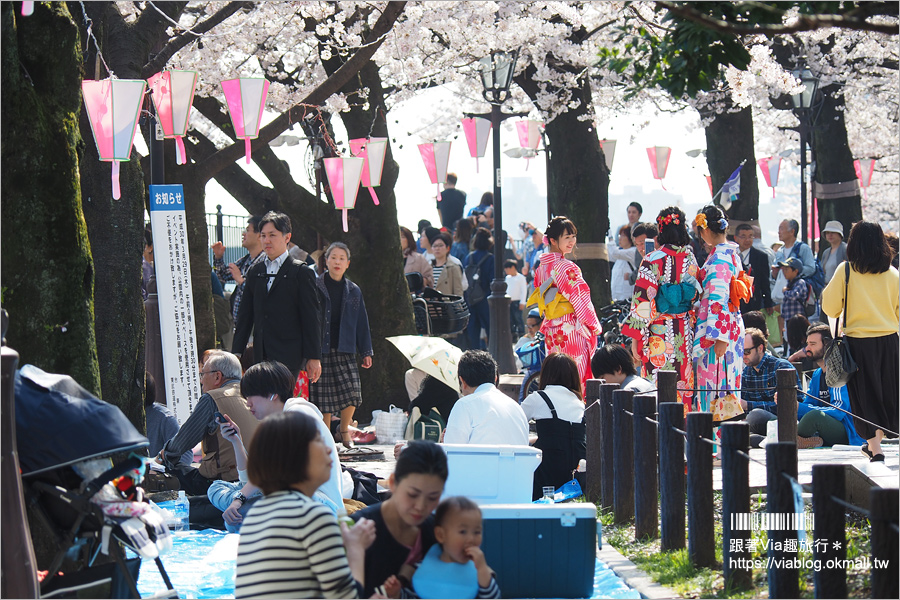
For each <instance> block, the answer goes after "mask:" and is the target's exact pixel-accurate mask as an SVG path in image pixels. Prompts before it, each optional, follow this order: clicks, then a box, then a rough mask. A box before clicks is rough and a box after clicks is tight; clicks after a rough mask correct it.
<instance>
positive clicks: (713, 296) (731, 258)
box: [694, 204, 749, 412]
mask: <svg viewBox="0 0 900 600" xmlns="http://www.w3.org/2000/svg"><path fill="white" fill-rule="evenodd" d="M694 224H695V225H696V226H697V230H698V232H699V234H700V238H701V239H702V240H703V241H704V242H705V243H706V244H707V245H709V246H710V247H711V248H712V249H713V250H712V252H710V254H709V256H708V257H706V262H705V263H704V264H703V268H702V269H700V276H699V278H698V279H700V282H701V283H702V285H703V296H702V298H701V299H700V309H699V310H698V311H697V334H696V336H695V337H694V357H695V358H697V359H698V360H697V389H703V390H705V391H701V392H700V393H699V394H698V396H697V402H696V403H695V405H694V407H695V408H696V409H697V410H700V411H703V412H708V411H709V410H710V407H711V406H712V400H713V399H714V398H716V397H718V396H720V395H725V392H717V391H714V390H734V391H735V394H736V395H737V394H739V393H740V392H738V391H737V390H740V389H741V374H742V373H743V371H744V319H743V318H742V317H741V302H740V300H741V298H737V297H736V296H735V294H736V293H737V291H736V286H738V285H740V284H741V274H742V273H743V272H744V267H743V263H742V262H741V250H740V248H738V246H737V244H735V243H733V242H729V241H727V240H726V238H725V231H726V230H727V229H728V220H727V219H725V213H724V212H722V209H721V208H719V207H718V206H716V205H714V204H709V205H707V206H704V207H703V208H702V209H701V210H700V212H698V213H697V216H696V217H695V218H694ZM735 280H737V281H735ZM748 297H749V296H748ZM738 398H739V396H738Z"/></svg>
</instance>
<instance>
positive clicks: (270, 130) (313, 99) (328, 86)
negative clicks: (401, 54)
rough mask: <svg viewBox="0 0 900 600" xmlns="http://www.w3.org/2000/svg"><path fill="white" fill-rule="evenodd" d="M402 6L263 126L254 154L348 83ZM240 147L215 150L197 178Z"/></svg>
mask: <svg viewBox="0 0 900 600" xmlns="http://www.w3.org/2000/svg"><path fill="white" fill-rule="evenodd" d="M405 6H406V2H405V1H400V2H397V1H392V2H390V3H389V4H388V5H387V6H386V7H385V9H384V12H382V14H381V16H380V17H379V18H378V21H376V23H375V25H374V26H373V27H372V32H371V34H370V35H369V36H368V38H367V39H366V43H365V44H364V45H363V47H362V48H360V49H359V50H357V51H356V53H355V54H354V55H353V56H352V57H351V58H350V59H349V60H348V61H347V62H346V63H344V64H343V65H342V66H341V68H340V69H338V70H337V71H336V72H335V73H334V75H332V76H331V77H329V78H328V79H326V80H325V81H324V82H322V84H321V85H320V86H318V87H317V88H316V89H314V90H313V91H312V92H311V93H310V94H309V95H308V96H307V97H306V98H304V99H303V101H302V102H300V103H298V104H295V105H294V106H293V107H291V108H290V109H288V110H287V111H285V112H283V113H281V114H280V115H279V116H278V117H276V118H275V120H273V121H272V122H271V123H269V124H268V125H266V126H265V127H263V128H262V129H261V130H260V131H259V137H257V138H256V139H255V140H253V141H252V142H251V148H252V149H253V150H254V151H255V150H257V149H259V148H262V147H263V146H265V145H267V144H268V143H269V142H270V141H272V140H274V139H275V138H276V137H278V135H279V134H281V133H282V132H283V131H284V130H285V129H287V128H288V125H289V124H290V123H291V122H295V123H296V122H298V121H299V120H300V119H302V118H303V115H304V113H305V112H306V108H305V106H304V105H306V106H309V105H313V106H318V105H319V104H321V103H322V102H324V101H325V100H327V99H328V97H329V96H331V95H332V94H334V93H335V92H336V91H338V90H339V89H340V88H341V87H343V86H344V85H345V84H346V83H347V82H348V81H350V79H352V78H353V77H354V76H355V75H356V74H357V73H358V72H359V70H360V69H361V68H362V67H363V66H364V65H365V64H366V62H367V61H368V60H369V59H371V58H372V56H373V55H374V54H375V52H376V51H377V50H378V48H379V47H381V44H382V42H383V41H384V38H385V36H386V35H387V34H388V33H389V32H390V30H391V28H392V27H393V26H394V22H395V21H396V20H397V18H399V17H400V15H401V14H402V13H403V9H404V7H405ZM243 146H244V145H243V144H232V145H230V146H228V147H227V148H223V149H222V150H219V151H218V152H216V153H215V154H214V155H212V156H211V157H209V158H208V159H206V160H204V161H203V162H202V163H200V164H199V165H198V169H197V171H198V172H197V176H198V177H200V178H203V179H205V180H208V179H210V178H211V177H213V176H214V175H215V174H216V173H217V172H218V171H220V170H221V169H223V168H224V167H225V166H226V165H227V164H228V163H232V162H234V161H236V160H238V159H239V158H240V156H241V153H242V152H243Z"/></svg>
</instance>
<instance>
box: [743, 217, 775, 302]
mask: <svg viewBox="0 0 900 600" xmlns="http://www.w3.org/2000/svg"><path fill="white" fill-rule="evenodd" d="M734 241H735V242H736V243H737V245H738V247H739V248H740V251H741V262H742V263H743V265H744V271H746V272H747V275H750V276H751V277H753V297H752V298H750V301H749V302H741V313H745V312H750V311H751V310H759V311H761V310H763V309H766V312H767V313H771V312H772V307H774V306H775V302H774V301H773V300H772V293H771V290H770V285H769V258H768V257H767V256H766V253H765V252H762V251H761V250H757V249H756V248H754V247H753V227H752V226H751V225H749V224H748V223H741V224H740V225H738V226H737V229H736V230H735V234H734Z"/></svg>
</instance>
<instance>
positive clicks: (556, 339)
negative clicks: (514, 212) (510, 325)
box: [528, 216, 602, 387]
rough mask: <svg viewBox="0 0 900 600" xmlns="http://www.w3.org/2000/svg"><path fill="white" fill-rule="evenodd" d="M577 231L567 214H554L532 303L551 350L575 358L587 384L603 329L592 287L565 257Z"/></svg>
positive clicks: (535, 273)
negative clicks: (596, 310) (539, 317)
mask: <svg viewBox="0 0 900 600" xmlns="http://www.w3.org/2000/svg"><path fill="white" fill-rule="evenodd" d="M577 235H578V229H577V228H576V227H575V224H574V223H572V221H570V220H569V219H567V218H566V217H563V216H559V217H554V218H553V219H552V220H551V221H550V223H548V224H547V229H546V230H545V231H544V245H545V246H547V252H545V253H544V254H542V255H541V258H540V263H539V265H538V267H537V268H536V269H535V271H534V292H533V293H532V294H531V297H530V298H529V299H528V305H529V306H531V305H533V304H537V306H538V311H539V313H540V315H541V317H543V319H544V322H543V323H542V324H541V333H543V334H544V343H545V344H546V346H547V354H552V353H553V352H562V353H563V354H568V355H569V356H571V357H572V358H573V359H575V363H576V364H577V365H578V374H579V376H580V378H581V385H582V387H584V382H585V381H587V380H588V379H590V378H591V356H593V354H594V349H595V348H596V347H597V336H599V335H600V333H601V332H602V330H601V328H600V321H599V320H598V319H597V313H596V312H595V311H594V305H593V304H592V303H591V288H589V287H588V284H587V282H586V281H585V280H584V277H582V276H581V269H580V268H579V267H578V265H576V264H575V263H574V262H572V261H571V260H569V259H567V258H566V257H565V256H566V254H570V253H571V252H572V251H573V250H574V249H575V242H576V236H577Z"/></svg>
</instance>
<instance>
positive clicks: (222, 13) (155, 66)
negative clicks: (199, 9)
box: [141, 2, 254, 79]
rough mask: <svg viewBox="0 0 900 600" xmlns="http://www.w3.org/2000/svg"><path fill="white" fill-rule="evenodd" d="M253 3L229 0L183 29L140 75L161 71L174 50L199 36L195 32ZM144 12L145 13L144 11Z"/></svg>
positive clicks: (146, 65)
mask: <svg viewBox="0 0 900 600" xmlns="http://www.w3.org/2000/svg"><path fill="white" fill-rule="evenodd" d="M185 4H186V3H185ZM253 5H254V3H253V2H229V3H228V4H226V5H225V6H223V7H222V8H221V9H219V11H217V12H216V14H214V15H213V16H211V17H210V18H208V19H206V20H205V21H203V22H202V23H199V24H197V25H195V26H193V27H191V31H185V32H184V33H182V34H181V35H179V36H176V37H174V38H172V39H171V40H169V41H168V43H166V45H165V46H164V47H163V49H162V50H160V52H159V54H157V55H156V56H154V57H153V59H152V60H151V61H150V62H148V63H147V64H145V65H144V66H143V68H142V69H141V76H142V77H144V78H145V79H146V78H147V77H150V76H151V75H154V74H155V73H158V72H160V71H162V69H163V67H165V66H166V63H167V62H169V59H170V58H172V56H174V55H175V53H176V52H178V51H179V50H181V49H182V48H184V47H185V46H187V45H188V44H190V43H191V42H193V41H194V40H197V39H199V38H200V36H199V35H197V34H203V33H206V32H207V31H209V30H210V29H212V28H213V27H215V26H216V25H218V24H220V23H222V22H223V21H224V20H226V19H227V18H228V17H230V16H231V15H233V14H234V13H236V12H238V11H239V10H242V9H244V8H252V7H253ZM144 14H146V11H145V13H144ZM142 16H143V15H142Z"/></svg>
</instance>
